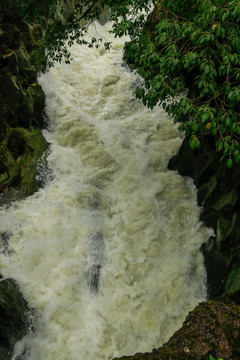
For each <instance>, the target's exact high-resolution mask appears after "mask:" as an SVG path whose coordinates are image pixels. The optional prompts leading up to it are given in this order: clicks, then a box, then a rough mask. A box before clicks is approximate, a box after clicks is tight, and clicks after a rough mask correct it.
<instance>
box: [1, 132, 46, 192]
mask: <svg viewBox="0 0 240 360" xmlns="http://www.w3.org/2000/svg"><path fill="white" fill-rule="evenodd" d="M47 148H48V144H47V142H46V140H45V138H44V136H43V135H42V132H41V130H28V129H24V128H10V129H8V133H7V136H6V137H5V140H4V143H3V145H2V146H1V147H0V165H1V169H2V173H1V174H0V189H1V190H2V191H4V192H8V191H9V187H10V186H13V187H15V189H16V190H18V191H19V192H20V193H21V194H25V195H26V196H27V195H31V194H33V193H34V191H36V189H37V183H36V169H37V165H38V162H39V161H40V159H41V157H42V155H43V153H44V152H45V151H46V150H47ZM21 197H22V195H21Z"/></svg>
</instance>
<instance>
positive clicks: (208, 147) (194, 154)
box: [169, 137, 240, 304]
mask: <svg viewBox="0 0 240 360" xmlns="http://www.w3.org/2000/svg"><path fill="white" fill-rule="evenodd" d="M226 161H227V159H223V160H222V161H220V158H219V155H218V154H217V153H216V151H215V147H214V139H213V137H209V138H207V137H206V138H203V139H202V145H201V147H200V149H195V150H191V149H190V147H189V145H188V140H187V139H185V140H184V142H183V144H182V146H181V148H180V151H179V153H178V154H177V155H176V156H174V157H173V158H172V159H171V160H170V162H169V168H170V169H173V170H177V171H178V172H179V173H180V174H181V175H182V176H190V177H192V178H193V179H194V183H195V185H196V187H197V189H198V193H197V197H198V203H199V205H200V206H202V213H201V220H202V221H203V222H204V223H205V224H206V225H207V226H209V227H212V228H213V229H214V231H215V234H216V236H215V237H211V238H210V239H208V240H207V239H206V243H205V244H204V245H203V246H202V251H203V254H204V258H205V265H206V269H207V285H208V295H209V298H210V299H215V300H221V301H224V302H230V301H235V302H236V303H238V304H240V212H239V210H240V166H239V165H235V166H234V167H233V168H231V169H228V168H227V166H226Z"/></svg>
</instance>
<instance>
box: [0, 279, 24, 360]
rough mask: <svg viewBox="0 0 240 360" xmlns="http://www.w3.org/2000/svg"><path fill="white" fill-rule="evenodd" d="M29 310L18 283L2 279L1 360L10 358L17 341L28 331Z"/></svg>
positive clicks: (0, 303)
mask: <svg viewBox="0 0 240 360" xmlns="http://www.w3.org/2000/svg"><path fill="white" fill-rule="evenodd" d="M29 311H30V310H29V309H28V306H27V303H26V301H25V300H24V298H23V297H22V295H21V294H20V292H19V289H18V286H17V284H16V283H15V282H14V281H13V280H8V279H7V280H3V279H0V360H8V359H9V360H10V359H11V355H12V352H13V348H14V345H15V342H16V341H18V340H20V339H21V338H22V337H23V336H24V335H25V334H26V333H27V330H28V329H27V321H25V320H27V313H28V312H29Z"/></svg>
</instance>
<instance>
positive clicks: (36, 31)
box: [0, 0, 47, 199]
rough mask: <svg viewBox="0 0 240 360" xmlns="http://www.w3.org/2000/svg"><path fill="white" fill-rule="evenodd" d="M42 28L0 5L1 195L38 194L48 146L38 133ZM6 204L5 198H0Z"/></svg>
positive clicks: (8, 6) (7, 4)
mask: <svg viewBox="0 0 240 360" xmlns="http://www.w3.org/2000/svg"><path fill="white" fill-rule="evenodd" d="M40 36H41V30H40V28H39V27H38V26H36V25H33V24H28V23H26V22H25V21H23V20H22V19H21V17H20V15H19V11H18V8H17V6H16V5H15V3H14V2H13V3H11V2H10V1H6V0H4V1H1V3H0V109H1V111H0V192H1V193H2V194H7V193H9V190H10V189H11V188H12V187H14V188H15V189H16V190H18V195H19V196H21V195H22V196H25V195H30V194H32V193H33V192H34V191H35V189H36V181H35V179H36V177H35V172H36V165H37V162H38V160H39V159H40V158H41V156H42V154H43V152H44V151H45V150H46V148H47V144H46V142H45V140H44V138H43V136H42V133H41V130H40V128H41V127H42V125H43V116H42V111H43V108H44V101H45V99H44V93H43V91H42V88H41V87H40V85H39V84H38V83H37V71H36V67H35V66H34V60H33V59H34V57H33V56H31V54H32V53H33V50H34V49H36V46H37V42H36V39H37V38H39V37H40ZM0 199H3V196H1V197H0Z"/></svg>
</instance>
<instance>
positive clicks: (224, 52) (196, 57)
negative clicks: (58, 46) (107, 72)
mask: <svg viewBox="0 0 240 360" xmlns="http://www.w3.org/2000/svg"><path fill="white" fill-rule="evenodd" d="M239 25H240V3H239V1H238V0H234V1H228V0H198V1H196V2H195V5H192V2H191V1H189V0H185V1H181V2H176V1H172V0H162V1H161V2H160V3H159V6H158V7H157V9H156V10H155V12H154V14H153V16H152V19H151V20H149V24H147V26H146V29H145V32H144V33H143V34H142V35H141V37H140V39H139V41H132V42H131V43H130V44H128V45H127V46H126V50H127V56H128V58H129V60H130V61H131V62H132V63H133V65H134V67H135V68H137V70H138V72H139V73H140V74H141V76H142V77H143V78H144V79H145V82H144V84H143V85H142V86H140V87H139V88H138V89H137V91H136V94H137V97H139V98H141V99H142V100H143V102H144V103H145V104H146V105H148V106H149V107H151V108H152V107H154V106H155V105H157V104H159V102H161V103H162V105H163V107H164V108H165V109H166V110H167V111H168V113H169V114H170V115H173V116H174V121H175V122H180V123H181V125H180V129H182V130H184V131H185V132H186V135H188V136H189V138H190V141H189V143H190V146H191V148H192V149H194V148H198V147H199V146H200V138H201V136H203V135H211V136H212V137H213V138H214V141H215V143H216V150H217V151H219V152H222V158H224V157H227V166H228V167H231V166H232V164H233V160H235V162H236V163H239V160H240V153H239V145H240V117H239V115H240V106H239V102H240V66H239V65H240V26H239ZM186 89H190V91H188V94H187V95H186V96H182V94H183V92H184V90H186ZM177 95H178V97H177Z"/></svg>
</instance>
